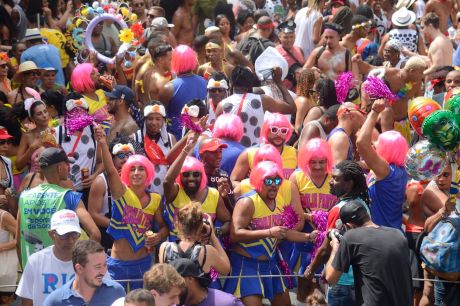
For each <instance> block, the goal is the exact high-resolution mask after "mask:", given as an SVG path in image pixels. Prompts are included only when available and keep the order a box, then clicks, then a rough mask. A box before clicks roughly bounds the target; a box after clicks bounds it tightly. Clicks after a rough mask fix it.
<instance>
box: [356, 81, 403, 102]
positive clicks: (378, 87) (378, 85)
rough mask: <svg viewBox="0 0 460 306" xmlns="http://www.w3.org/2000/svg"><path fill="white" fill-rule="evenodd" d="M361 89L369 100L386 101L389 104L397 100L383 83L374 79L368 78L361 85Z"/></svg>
mask: <svg viewBox="0 0 460 306" xmlns="http://www.w3.org/2000/svg"><path fill="white" fill-rule="evenodd" d="M363 89H364V92H365V93H367V94H368V95H369V97H371V99H387V100H388V101H390V102H394V101H395V100H396V99H397V97H396V96H395V95H394V94H393V93H392V92H391V90H390V88H388V86H387V85H386V84H385V82H383V81H382V80H381V79H379V78H376V77H368V78H367V80H366V82H365V83H364V84H363Z"/></svg>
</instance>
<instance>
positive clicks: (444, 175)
mask: <svg viewBox="0 0 460 306" xmlns="http://www.w3.org/2000/svg"><path fill="white" fill-rule="evenodd" d="M438 176H439V177H441V176H442V177H449V176H450V173H449V172H443V173H441V174H440V175H438Z"/></svg>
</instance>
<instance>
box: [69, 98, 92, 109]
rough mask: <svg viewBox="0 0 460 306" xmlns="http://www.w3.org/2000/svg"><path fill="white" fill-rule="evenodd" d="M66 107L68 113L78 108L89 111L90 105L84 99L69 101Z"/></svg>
mask: <svg viewBox="0 0 460 306" xmlns="http://www.w3.org/2000/svg"><path fill="white" fill-rule="evenodd" d="M65 106H66V108H67V111H69V112H70V111H71V110H73V109H74V108H76V107H80V108H83V109H88V103H87V102H86V100H85V99H84V98H80V99H78V100H75V99H69V100H67V102H66V103H65Z"/></svg>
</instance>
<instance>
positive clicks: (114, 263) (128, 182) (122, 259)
mask: <svg viewBox="0 0 460 306" xmlns="http://www.w3.org/2000/svg"><path fill="white" fill-rule="evenodd" d="M95 134H96V138H97V142H98V145H99V146H100V147H101V149H102V160H103V163H104V167H105V170H106V172H107V178H108V185H109V188H110V192H111V193H112V217H111V219H110V224H109V227H108V229H107V232H108V233H109V234H110V236H111V237H112V238H113V240H114V242H113V246H112V252H111V254H110V256H109V257H108V258H107V267H108V271H109V274H110V276H111V277H112V279H131V280H134V281H129V282H126V283H123V286H124V287H125V289H126V290H128V289H129V290H132V289H136V288H141V287H142V281H139V279H142V275H143V274H144V272H146V271H147V270H148V269H149V268H150V267H151V265H152V256H151V252H154V248H155V246H157V245H158V244H159V243H160V242H161V241H162V240H163V239H164V238H166V237H167V236H168V229H167V227H166V225H165V223H164V221H163V217H162V212H163V207H162V205H161V196H160V195H159V194H156V193H153V192H148V191H146V187H147V186H149V185H150V184H151V182H152V180H153V178H154V176H155V170H154V167H153V165H152V163H151V162H150V161H149V160H148V159H147V158H146V157H145V156H142V155H132V156H130V157H129V158H128V160H127V161H126V163H125V164H124V165H123V167H122V168H121V174H120V175H119V174H118V171H117V169H116V168H115V165H114V164H113V161H112V155H111V153H110V151H109V147H108V145H107V140H106V137H105V134H104V132H103V130H102V128H101V126H98V127H96V128H95ZM127 146H128V145H127ZM154 228H158V229H159V230H158V232H157V233H154V232H153V229H154Z"/></svg>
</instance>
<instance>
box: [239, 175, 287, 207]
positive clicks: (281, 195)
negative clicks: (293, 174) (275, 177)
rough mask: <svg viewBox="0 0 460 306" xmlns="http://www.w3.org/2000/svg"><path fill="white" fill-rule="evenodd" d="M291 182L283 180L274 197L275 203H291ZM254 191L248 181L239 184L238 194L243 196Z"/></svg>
mask: <svg viewBox="0 0 460 306" xmlns="http://www.w3.org/2000/svg"><path fill="white" fill-rule="evenodd" d="M291 184H292V183H291V182H290V181H289V180H283V183H281V187H280V189H279V190H278V194H277V195H276V201H280V202H283V201H284V202H285V203H291ZM252 190H254V188H252V186H251V184H250V183H249V179H244V180H242V181H241V183H240V194H241V195H244V194H245V193H248V192H249V191H252Z"/></svg>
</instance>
